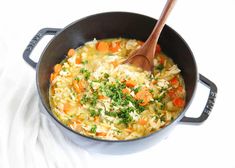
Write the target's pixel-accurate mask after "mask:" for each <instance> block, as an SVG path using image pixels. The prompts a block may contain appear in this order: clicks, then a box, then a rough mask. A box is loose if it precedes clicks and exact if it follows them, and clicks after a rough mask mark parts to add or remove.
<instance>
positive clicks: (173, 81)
mask: <svg viewBox="0 0 235 168" xmlns="http://www.w3.org/2000/svg"><path fill="white" fill-rule="evenodd" d="M170 84H171V85H173V86H176V85H178V84H179V80H178V78H177V77H176V76H175V77H174V78H173V79H171V80H170Z"/></svg>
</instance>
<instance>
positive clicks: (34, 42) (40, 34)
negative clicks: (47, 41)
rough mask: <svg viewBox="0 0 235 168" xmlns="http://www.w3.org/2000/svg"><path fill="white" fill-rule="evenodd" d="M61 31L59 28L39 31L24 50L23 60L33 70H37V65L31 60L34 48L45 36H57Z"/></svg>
mask: <svg viewBox="0 0 235 168" xmlns="http://www.w3.org/2000/svg"><path fill="white" fill-rule="evenodd" d="M60 30H61V29H57V28H43V29H41V30H39V31H38V33H37V34H36V35H35V36H34V37H33V38H32V40H31V41H30V42H29V44H28V46H27V47H26V49H25V50H24V53H23V58H24V60H25V62H27V63H28V64H29V65H30V66H31V67H32V68H36V65H37V63H36V62H35V61H33V60H32V59H31V58H30V54H31V52H32V51H33V49H34V47H35V46H36V45H37V44H38V42H39V41H40V40H41V39H42V37H43V36H45V35H56V34H57V33H58V32H59V31H60Z"/></svg>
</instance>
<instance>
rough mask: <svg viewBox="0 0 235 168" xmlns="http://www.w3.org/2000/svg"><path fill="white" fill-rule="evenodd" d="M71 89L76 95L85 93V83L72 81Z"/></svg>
mask: <svg viewBox="0 0 235 168" xmlns="http://www.w3.org/2000/svg"><path fill="white" fill-rule="evenodd" d="M73 87H74V89H75V90H76V92H77V93H81V92H84V91H85V83H84V81H83V80H80V81H79V82H78V81H77V80H74V81H73Z"/></svg>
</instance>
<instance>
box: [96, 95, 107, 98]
mask: <svg viewBox="0 0 235 168" xmlns="http://www.w3.org/2000/svg"><path fill="white" fill-rule="evenodd" d="M98 99H107V97H106V96H104V95H99V96H98Z"/></svg>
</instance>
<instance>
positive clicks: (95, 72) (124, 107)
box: [49, 38, 186, 140]
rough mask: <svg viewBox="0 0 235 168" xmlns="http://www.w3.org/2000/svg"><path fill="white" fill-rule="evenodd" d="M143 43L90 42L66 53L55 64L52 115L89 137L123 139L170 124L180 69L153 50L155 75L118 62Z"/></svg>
mask: <svg viewBox="0 0 235 168" xmlns="http://www.w3.org/2000/svg"><path fill="white" fill-rule="evenodd" d="M142 44H143V42H141V41H138V40H134V39H123V38H116V39H104V40H98V41H97V40H95V39H94V40H93V41H91V42H87V43H86V44H85V45H83V46H81V47H79V48H77V49H70V50H69V51H68V54H67V56H66V58H65V60H63V61H62V62H61V63H59V64H56V65H55V66H54V72H53V73H52V74H51V78H50V89H49V98H50V106H51V110H52V112H53V114H54V115H55V116H56V118H58V120H59V121H61V122H62V123H63V124H64V125H66V126H67V127H69V128H71V129H72V130H74V131H76V132H78V133H80V134H83V135H86V136H90V137H95V138H99V139H108V140H127V139H135V138H139V137H143V136H147V135H149V134H151V133H153V132H156V131H158V130H160V129H161V128H163V127H165V126H167V125H168V124H170V123H171V122H172V121H174V119H175V118H176V117H177V116H178V115H179V113H180V112H181V111H182V110H183V108H184V105H185V96H186V93H185V86H184V81H183V78H182V76H181V75H180V69H179V68H178V67H177V65H176V64H174V62H173V61H172V59H170V58H169V57H167V56H166V55H165V54H164V53H163V52H162V51H161V48H160V46H159V45H157V46H156V54H155V58H154V72H153V73H152V74H151V73H150V72H147V71H143V70H142V69H140V68H138V67H134V66H133V65H129V64H122V62H123V61H124V60H125V59H126V58H127V57H128V55H130V54H131V53H132V52H133V51H134V50H136V49H138V48H139V47H141V45H142Z"/></svg>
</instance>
